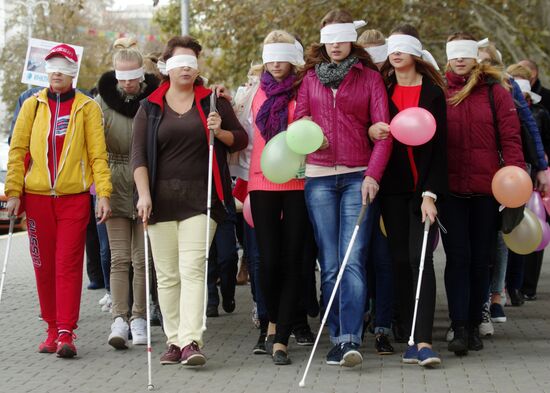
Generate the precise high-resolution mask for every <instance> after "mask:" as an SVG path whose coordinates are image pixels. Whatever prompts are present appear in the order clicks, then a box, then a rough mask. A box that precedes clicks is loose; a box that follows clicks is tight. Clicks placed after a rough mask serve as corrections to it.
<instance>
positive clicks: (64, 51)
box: [45, 44, 78, 63]
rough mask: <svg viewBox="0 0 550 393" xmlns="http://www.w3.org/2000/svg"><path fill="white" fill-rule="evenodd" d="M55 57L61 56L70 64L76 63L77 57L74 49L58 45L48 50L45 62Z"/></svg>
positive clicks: (65, 45)
mask: <svg viewBox="0 0 550 393" xmlns="http://www.w3.org/2000/svg"><path fill="white" fill-rule="evenodd" d="M55 56H61V57H64V58H65V59H67V60H69V61H70V62H72V63H77V62H78V57H77V56H76V52H75V50H74V48H73V47H72V46H70V45H67V44H59V45H56V46H54V47H53V48H52V49H50V52H49V53H48V54H47V55H46V57H45V60H48V59H51V58H52V57H55Z"/></svg>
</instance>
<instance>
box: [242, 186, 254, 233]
mask: <svg viewBox="0 0 550 393" xmlns="http://www.w3.org/2000/svg"><path fill="white" fill-rule="evenodd" d="M243 217H244V220H245V221H246V223H247V224H248V225H250V226H251V227H252V228H254V221H253V220H252V208H251V207H250V194H248V195H247V196H246V199H245V200H244V203H243Z"/></svg>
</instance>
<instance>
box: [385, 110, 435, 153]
mask: <svg viewBox="0 0 550 393" xmlns="http://www.w3.org/2000/svg"><path fill="white" fill-rule="evenodd" d="M435 129H436V123H435V119H434V117H433V115H432V114H431V113H430V112H428V111H427V110H426V109H424V108H418V107H413V108H407V109H405V110H402V111H401V112H399V113H398V114H397V115H395V117H394V118H393V119H392V121H391V123H390V131H391V133H392V135H393V137H394V138H395V139H397V140H398V141H399V142H401V143H403V144H405V145H409V146H418V145H423V144H424V143H426V142H428V141H429V140H430V139H432V137H433V136H434V134H435Z"/></svg>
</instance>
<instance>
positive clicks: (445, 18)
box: [155, 0, 550, 87]
mask: <svg viewBox="0 0 550 393" xmlns="http://www.w3.org/2000/svg"><path fill="white" fill-rule="evenodd" d="M179 6H180V1H178V0H172V1H171V2H170V4H169V5H167V6H165V7H162V8H161V9H159V10H158V11H157V13H156V15H155V22H156V23H158V24H159V26H160V27H161V30H162V31H163V32H164V33H165V34H166V37H165V38H167V37H168V35H175V34H178V33H179V31H180V28H179V23H180V19H179V15H180V12H179ZM333 8H345V9H347V10H348V11H350V12H351V13H352V14H353V15H355V16H356V17H357V18H358V19H359V18H364V19H365V20H368V22H369V24H368V27H367V28H376V29H379V30H381V31H382V32H384V33H386V34H388V33H389V32H390V31H391V29H392V28H393V27H394V26H396V25H397V24H399V23H412V24H413V25H415V26H416V27H417V28H418V30H419V32H420V35H421V37H422V38H423V42H424V45H425V46H426V48H427V49H429V50H430V51H432V52H433V54H434V56H435V57H436V59H439V63H440V64H443V63H444V62H445V40H446V38H447V36H448V35H449V34H450V33H452V32H455V31H468V32H471V33H473V34H474V35H476V36H477V37H479V38H480V39H481V38H484V37H489V38H490V39H491V40H492V41H494V42H495V43H496V45H497V47H498V48H499V49H500V50H501V52H502V53H503V55H504V60H505V61H506V62H507V63H512V62H517V61H519V60H521V59H522V58H525V57H530V58H533V59H534V60H535V61H537V63H538V64H539V66H540V67H541V77H544V75H545V74H546V75H549V76H550V61H549V60H550V59H549V55H548V54H549V53H550V40H549V39H548V38H549V36H550V31H549V26H550V9H549V7H548V2H547V1H545V0H518V1H510V0H456V1H441V2H427V1H421V0H387V1H385V2H375V1H369V2H359V1H353V0H344V1H342V0H340V1H338V0H337V1H331V0H309V1H308V0H287V1H282V0H273V1H269V0H262V1H256V0H223V1H221V0H193V1H191V24H190V25H191V34H192V35H194V36H196V37H197V38H198V39H199V40H200V42H201V43H202V44H203V46H205V47H206V48H210V49H211V50H210V51H205V55H204V58H205V59H204V63H205V69H206V70H207V72H208V77H210V78H211V79H212V80H213V81H216V82H223V83H225V84H227V85H228V86H230V87H235V86H237V85H238V84H240V83H242V82H243V81H244V80H245V78H246V73H247V70H248V68H249V66H250V64H251V63H252V62H256V63H258V62H260V61H261V43H262V39H263V38H264V37H265V36H266V35H267V33H268V32H269V31H271V30H273V29H277V28H280V29H284V30H287V31H289V32H291V33H294V34H296V35H297V36H298V37H300V38H301V40H302V41H303V42H304V46H307V45H309V44H311V43H313V42H318V40H319V22H320V20H321V18H322V17H323V15H324V14H326V12H328V11H329V10H331V9H333Z"/></svg>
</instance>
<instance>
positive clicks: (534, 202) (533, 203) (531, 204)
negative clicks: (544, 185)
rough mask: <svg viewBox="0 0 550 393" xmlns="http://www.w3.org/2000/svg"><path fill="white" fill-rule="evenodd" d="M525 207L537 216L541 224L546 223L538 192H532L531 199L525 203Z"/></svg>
mask: <svg viewBox="0 0 550 393" xmlns="http://www.w3.org/2000/svg"><path fill="white" fill-rule="evenodd" d="M527 207H528V208H529V209H530V210H531V211H532V212H533V213H535V214H536V215H537V217H538V218H540V219H541V220H542V221H543V222H546V210H545V209H544V203H543V202H542V198H541V196H540V192H538V191H536V190H535V191H533V193H532V194H531V198H529V201H528V202H527Z"/></svg>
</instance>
